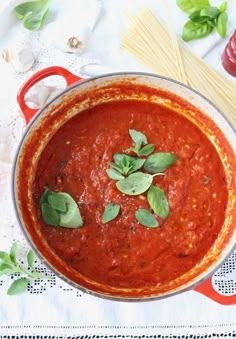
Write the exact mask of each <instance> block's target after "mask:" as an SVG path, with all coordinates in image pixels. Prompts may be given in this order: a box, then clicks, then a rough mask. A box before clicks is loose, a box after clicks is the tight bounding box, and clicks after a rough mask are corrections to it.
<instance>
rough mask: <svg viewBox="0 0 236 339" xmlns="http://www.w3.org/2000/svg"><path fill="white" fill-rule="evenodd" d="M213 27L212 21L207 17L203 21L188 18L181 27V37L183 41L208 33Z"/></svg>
mask: <svg viewBox="0 0 236 339" xmlns="http://www.w3.org/2000/svg"><path fill="white" fill-rule="evenodd" d="M213 28H214V24H213V22H212V21H211V20H210V19H208V21H204V22H196V21H192V20H189V21H188V22H187V23H186V24H185V25H184V27H183V32H182V38H183V40H184V41H190V40H195V39H199V38H202V37H204V36H207V35H209V34H210V33H211V32H212V31H213Z"/></svg>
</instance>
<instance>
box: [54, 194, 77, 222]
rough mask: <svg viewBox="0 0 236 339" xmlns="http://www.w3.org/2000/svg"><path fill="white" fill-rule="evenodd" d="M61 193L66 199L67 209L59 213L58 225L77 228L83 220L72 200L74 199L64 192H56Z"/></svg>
mask: <svg viewBox="0 0 236 339" xmlns="http://www.w3.org/2000/svg"><path fill="white" fill-rule="evenodd" d="M58 194H59V195H62V196H63V198H64V199H65V200H66V205H67V211H66V213H60V222H59V225H60V226H63V227H66V228H78V227H82V226H83V220H82V217H81V214H80V210H79V208H78V206H77V204H76V202H75V201H74V199H73V198H72V197H71V196H70V195H69V194H68V193H64V192H60V193H58Z"/></svg>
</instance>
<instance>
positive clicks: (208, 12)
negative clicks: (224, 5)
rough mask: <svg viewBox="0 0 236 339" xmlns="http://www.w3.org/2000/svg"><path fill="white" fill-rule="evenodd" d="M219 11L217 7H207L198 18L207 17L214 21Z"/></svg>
mask: <svg viewBox="0 0 236 339" xmlns="http://www.w3.org/2000/svg"><path fill="white" fill-rule="evenodd" d="M219 13H220V11H219V9H218V8H217V7H213V6H210V7H207V8H203V9H202V10H201V11H200V16H207V17H210V18H212V19H215V18H216V17H217V16H218V15H219Z"/></svg>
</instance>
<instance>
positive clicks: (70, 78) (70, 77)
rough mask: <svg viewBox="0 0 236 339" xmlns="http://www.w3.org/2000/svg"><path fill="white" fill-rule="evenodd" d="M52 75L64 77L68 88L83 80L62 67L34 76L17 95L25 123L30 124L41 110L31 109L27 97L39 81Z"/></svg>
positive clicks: (41, 71) (52, 67) (45, 70)
mask: <svg viewBox="0 0 236 339" xmlns="http://www.w3.org/2000/svg"><path fill="white" fill-rule="evenodd" d="M52 75H60V76H62V77H63V78H64V79H65V80H66V83H67V87H68V86H70V85H72V84H74V83H75V82H77V81H79V80H81V78H80V77H78V76H77V75H75V74H73V73H71V72H70V71H68V70H67V69H66V68H64V67H60V66H51V67H47V68H44V69H42V70H40V71H38V72H36V73H35V74H33V75H32V76H31V77H30V78H29V79H28V80H27V81H26V82H25V83H24V84H23V85H22V87H21V88H20V89H19V91H18V93H17V101H18V104H19V106H20V108H21V111H22V113H23V114H24V117H25V121H26V123H28V122H29V121H30V120H31V119H32V118H33V116H34V115H35V114H36V113H37V112H38V111H39V109H35V108H30V107H29V106H28V105H27V104H26V102H25V95H26V93H27V92H28V91H29V90H30V88H31V87H32V86H33V85H35V84H36V83H37V82H38V81H40V80H42V79H44V78H47V77H49V76H52Z"/></svg>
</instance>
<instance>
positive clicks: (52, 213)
mask: <svg viewBox="0 0 236 339" xmlns="http://www.w3.org/2000/svg"><path fill="white" fill-rule="evenodd" d="M41 211H42V216H43V220H44V222H45V223H46V224H47V225H50V226H59V222H60V216H59V213H58V212H57V211H56V210H54V209H53V208H52V207H51V206H50V205H49V204H48V203H47V202H44V203H42V204H41Z"/></svg>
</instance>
